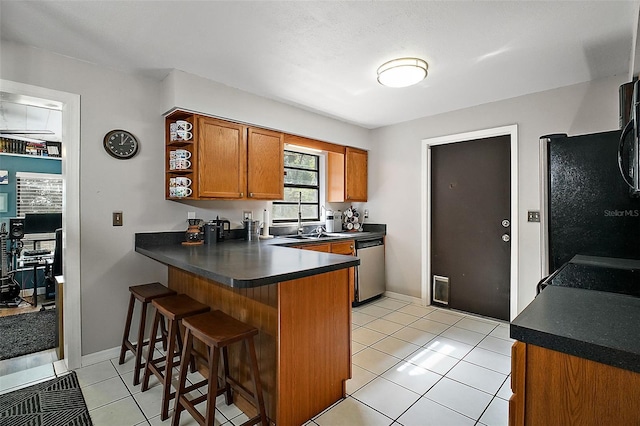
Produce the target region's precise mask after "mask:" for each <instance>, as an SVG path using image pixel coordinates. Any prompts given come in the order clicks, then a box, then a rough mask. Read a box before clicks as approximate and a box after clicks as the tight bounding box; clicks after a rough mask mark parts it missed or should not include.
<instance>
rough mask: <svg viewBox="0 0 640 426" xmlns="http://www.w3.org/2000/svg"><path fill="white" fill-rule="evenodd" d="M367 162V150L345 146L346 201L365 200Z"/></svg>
mask: <svg viewBox="0 0 640 426" xmlns="http://www.w3.org/2000/svg"><path fill="white" fill-rule="evenodd" d="M367 163H368V155H367V151H363V150H361V149H355V148H349V147H347V149H346V150H345V166H344V174H345V198H346V201H367V167H368V164H367Z"/></svg>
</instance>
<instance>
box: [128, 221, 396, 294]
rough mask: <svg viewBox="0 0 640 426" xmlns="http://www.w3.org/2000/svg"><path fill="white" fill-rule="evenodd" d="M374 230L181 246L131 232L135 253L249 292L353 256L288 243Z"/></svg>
mask: <svg viewBox="0 0 640 426" xmlns="http://www.w3.org/2000/svg"><path fill="white" fill-rule="evenodd" d="M383 235H384V234H383V233H379V232H359V233H353V234H346V233H345V234H341V235H335V236H332V237H329V238H323V239H318V240H315V239H314V240H296V239H290V238H273V239H269V240H259V241H252V242H249V241H245V240H241V239H236V240H227V241H223V242H219V243H217V244H211V245H207V244H204V245H200V246H183V245H182V244H181V242H182V241H184V232H156V233H138V234H136V242H135V250H136V252H138V253H140V254H142V255H145V256H147V257H149V258H151V259H154V260H157V261H158V262H161V263H164V264H166V265H169V266H174V267H176V268H179V269H183V270H185V271H188V272H192V273H194V274H196V275H199V276H202V277H204V278H208V279H211V280H214V281H217V282H219V283H222V284H226V285H228V286H230V287H234V288H251V287H259V286H263V285H268V284H274V283H278V282H281V281H289V280H294V279H297V278H303V277H308V276H312V275H317V274H322V273H325V272H331V271H336V270H339V269H344V268H350V267H352V266H357V265H359V264H360V260H359V259H358V258H357V257H354V256H346V255H340V254H331V253H324V252H316V251H311V250H299V249H295V248H292V247H291V246H292V245H304V244H319V243H325V242H327V243H328V242H335V241H341V240H350V239H354V240H359V239H368V238H376V237H381V236H383Z"/></svg>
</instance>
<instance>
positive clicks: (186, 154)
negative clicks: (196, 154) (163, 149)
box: [171, 149, 191, 160]
mask: <svg viewBox="0 0 640 426" xmlns="http://www.w3.org/2000/svg"><path fill="white" fill-rule="evenodd" d="M171 152H175V153H176V158H184V159H185V160H188V159H189V158H191V151H189V150H187V149H177V150H175V151H171Z"/></svg>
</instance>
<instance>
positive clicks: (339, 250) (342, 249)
mask: <svg viewBox="0 0 640 426" xmlns="http://www.w3.org/2000/svg"><path fill="white" fill-rule="evenodd" d="M296 248H300V249H302V250H313V251H321V252H324V253H335V254H344V255H347V256H355V255H356V242H355V241H354V240H347V241H336V242H333V243H321V244H304V245H300V246H296ZM355 291H356V268H349V294H350V297H351V301H352V302H353V301H354V299H355Z"/></svg>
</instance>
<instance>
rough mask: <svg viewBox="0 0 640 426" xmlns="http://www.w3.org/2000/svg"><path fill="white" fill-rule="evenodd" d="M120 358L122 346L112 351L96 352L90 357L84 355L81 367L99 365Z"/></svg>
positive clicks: (89, 355)
mask: <svg viewBox="0 0 640 426" xmlns="http://www.w3.org/2000/svg"><path fill="white" fill-rule="evenodd" d="M119 356H120V346H117V347H115V348H111V349H105V350H103V351H100V352H94V353H92V354H88V355H82V360H81V365H82V366H83V367H86V366H87V365H92V364H97V363H99V362H103V361H108V360H110V359H112V358H117V357H119Z"/></svg>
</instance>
